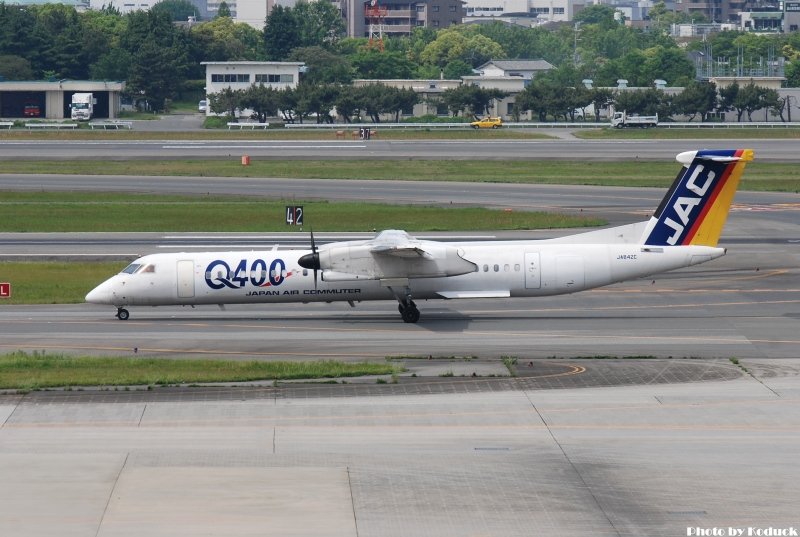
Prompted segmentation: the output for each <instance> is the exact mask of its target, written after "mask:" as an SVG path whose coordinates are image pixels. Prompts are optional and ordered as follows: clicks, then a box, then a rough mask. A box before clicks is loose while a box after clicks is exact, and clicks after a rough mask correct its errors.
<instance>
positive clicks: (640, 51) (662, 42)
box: [0, 0, 800, 109]
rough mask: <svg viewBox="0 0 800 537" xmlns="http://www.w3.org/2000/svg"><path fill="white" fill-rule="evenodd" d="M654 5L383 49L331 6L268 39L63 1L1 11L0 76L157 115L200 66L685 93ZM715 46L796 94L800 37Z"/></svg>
mask: <svg viewBox="0 0 800 537" xmlns="http://www.w3.org/2000/svg"><path fill="white" fill-rule="evenodd" d="M658 6H660V4H657V7H656V8H654V9H653V11H652V12H651V13H656V14H657V15H658V17H659V19H658V24H655V25H654V26H655V29H654V30H653V31H649V32H645V31H642V30H640V29H635V28H630V27H627V26H625V25H624V24H623V23H622V22H621V21H620V20H619V18H618V16H617V15H615V11H614V9H613V7H610V6H606V5H593V6H589V7H587V8H586V9H584V10H582V11H581V12H580V13H578V14H577V15H576V17H575V23H576V24H575V25H573V24H570V25H554V26H552V27H550V26H547V27H536V28H524V27H521V26H509V25H506V24H504V23H501V22H494V23H489V24H481V25H456V26H452V27H449V28H443V29H439V30H435V29H432V28H415V29H414V31H413V32H412V33H411V35H408V36H402V37H389V38H386V39H385V50H384V51H383V52H380V51H378V50H376V49H374V48H370V47H369V46H368V43H367V39H366V38H348V37H345V36H344V24H343V21H342V18H341V16H340V14H339V12H338V11H337V10H336V8H335V7H334V5H333V4H332V3H331V2H328V1H326V0H315V1H304V0H300V1H299V2H297V4H296V5H295V6H294V7H283V6H277V7H276V8H275V9H273V10H272V12H271V13H270V15H269V16H268V17H267V18H266V20H265V27H264V30H263V31H258V30H256V29H254V28H252V27H251V26H249V25H247V24H244V23H235V22H233V20H232V19H231V18H230V17H228V16H224V15H225V13H226V10H225V9H222V8H221V9H220V11H219V13H220V14H221V15H223V16H217V17H215V18H214V19H212V20H210V21H202V22H200V23H198V24H193V25H188V24H180V25H179V24H174V22H175V21H176V20H183V21H185V20H186V17H187V14H190V13H193V11H194V8H193V7H192V6H191V4H189V3H188V2H186V1H185V0H163V1H162V2H159V3H158V4H156V5H155V6H154V7H153V8H152V9H151V10H149V11H147V12H145V11H135V12H132V13H128V14H125V15H122V14H120V13H119V11H117V10H116V9H114V8H111V7H105V8H103V9H101V10H88V11H86V12H83V13H78V12H77V11H76V10H75V9H74V8H73V7H71V6H65V5H62V4H45V5H40V6H16V5H8V4H5V3H2V2H0V76H3V77H4V78H5V79H8V80H25V79H62V78H67V79H95V80H104V79H105V80H126V81H127V83H128V91H129V92H130V93H132V94H136V95H145V96H147V98H148V100H149V101H150V102H151V104H152V105H153V106H154V107H155V108H156V109H160V108H163V105H164V101H165V100H166V99H168V98H176V97H180V95H182V94H183V93H185V92H187V91H189V92H191V91H194V92H200V91H201V90H202V87H203V85H204V82H203V79H204V77H205V70H204V68H203V66H202V65H201V64H200V63H201V62H203V61H240V60H250V61H262V60H276V61H283V60H291V61H302V62H305V64H306V65H307V67H308V72H307V73H306V74H304V75H303V77H304V80H305V81H306V82H309V83H312V84H345V85H346V84H350V83H351V82H352V80H353V79H356V78H358V79H376V80H381V79H438V78H441V77H444V78H447V79H458V78H459V77H461V76H464V75H471V74H473V69H475V68H477V67H479V66H480V65H482V64H483V63H485V62H486V61H488V60H490V59H505V58H524V59H540V58H541V59H545V60H547V61H549V62H550V63H551V64H553V65H555V66H556V67H558V68H559V69H569V70H571V73H572V74H573V75H574V76H571V77H570V79H571V80H578V81H580V80H582V79H587V78H588V79H592V80H593V81H594V84H595V85H596V86H603V87H608V86H614V85H615V84H616V80H617V79H620V78H623V79H627V80H628V81H629V85H631V86H650V85H652V83H653V80H654V79H657V78H661V79H664V80H666V81H667V82H668V84H669V85H671V86H686V85H688V84H689V82H690V81H692V80H694V79H695V66H694V64H693V62H692V61H690V60H689V59H688V58H687V56H686V54H685V53H684V51H683V50H682V49H681V48H679V47H678V45H677V44H676V42H675V41H674V40H673V39H672V38H671V37H670V36H669V35H667V33H666V31H665V29H666V24H667V22H671V21H672V20H673V19H674V21H675V22H681V21H680V20H678V19H679V18H680V17H681V16H682V15H681V14H676V13H671V12H669V11H666V10H664V9H660V8H659V7H658ZM709 42H710V43H711V45H712V46H713V50H714V55H715V57H716V56H718V55H727V57H729V58H730V57H735V55H736V51H739V50H743V51H744V58H745V61H746V62H757V61H761V59H762V58H766V57H767V56H768V55H769V54H770V52H771V51H774V52H775V53H776V54H778V55H779V56H782V57H783V58H784V60H785V61H786V62H787V63H786V73H787V77H788V78H789V81H790V85H800V35H798V33H797V32H794V33H791V34H786V35H772V36H765V35H754V34H744V33H740V32H722V33H720V34H716V35H715V36H711V37H710V38H709ZM698 47H701V45H700V44H693V45H690V49H692V48H694V49H697V48H698ZM570 84H572V85H574V83H573V82H570ZM575 87H577V86H575Z"/></svg>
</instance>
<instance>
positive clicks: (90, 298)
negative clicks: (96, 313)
mask: <svg viewBox="0 0 800 537" xmlns="http://www.w3.org/2000/svg"><path fill="white" fill-rule="evenodd" d="M112 296H113V293H112V291H111V282H110V281H105V282H103V283H101V284H100V285H98V286H97V287H95V288H94V289H92V290H91V291H89V294H88V295H86V299H85V300H86V302H89V303H90V304H111V298H112Z"/></svg>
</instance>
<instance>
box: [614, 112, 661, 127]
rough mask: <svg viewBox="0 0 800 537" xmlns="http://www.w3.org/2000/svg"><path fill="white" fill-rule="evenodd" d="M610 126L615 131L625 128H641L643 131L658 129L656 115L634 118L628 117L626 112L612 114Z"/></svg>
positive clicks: (632, 116) (633, 116)
mask: <svg viewBox="0 0 800 537" xmlns="http://www.w3.org/2000/svg"><path fill="white" fill-rule="evenodd" d="M611 126H612V127H614V128H615V129H622V128H625V127H641V128H643V129H646V128H648V127H658V114H656V115H654V116H636V115H628V113H627V112H614V115H613V116H611Z"/></svg>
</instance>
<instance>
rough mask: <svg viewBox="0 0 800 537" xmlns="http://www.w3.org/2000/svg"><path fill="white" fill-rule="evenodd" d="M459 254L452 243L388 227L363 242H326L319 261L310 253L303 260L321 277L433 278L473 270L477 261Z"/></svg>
mask: <svg viewBox="0 0 800 537" xmlns="http://www.w3.org/2000/svg"><path fill="white" fill-rule="evenodd" d="M462 254H463V252H461V251H460V249H458V248H456V247H454V246H452V245H448V244H443V243H438V242H435V241H426V240H419V239H416V238H414V237H412V236H410V235H409V234H408V233H406V232H405V231H401V230H396V229H391V230H386V231H382V232H381V233H379V234H378V235H376V236H375V237H374V238H372V239H369V240H367V241H363V242H358V243H332V244H329V245H326V246H324V247H323V248H320V251H319V265H317V266H316V267H315V266H314V265H313V264H312V263H313V262H314V259H313V256H311V257H310V258H309V259H308V263H306V264H307V265H309V267H310V268H319V269H321V270H322V279H323V280H324V281H350V280H363V279H369V280H386V279H398V278H401V279H402V278H405V279H408V278H434V277H448V276H458V275H461V274H467V273H469V272H475V271H477V270H478V267H477V265H475V263H472V262H471V261H468V260H466V259H464V258H463V257H462ZM303 263H305V261H304V262H303ZM303 263H301V266H304V265H303ZM309 267H306V268H309Z"/></svg>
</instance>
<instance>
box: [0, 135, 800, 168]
mask: <svg viewBox="0 0 800 537" xmlns="http://www.w3.org/2000/svg"><path fill="white" fill-rule="evenodd" d="M731 145H747V147H749V148H752V149H754V150H755V152H756V155H758V159H759V161H775V162H797V161H798V159H800V155H798V152H797V141H796V140H707V139H706V140H692V139H688V138H687V139H684V140H579V139H572V140H565V139H552V140H397V141H395V140H392V141H388V140H370V141H368V142H362V141H349V140H348V141H335V140H329V141H324V140H322V141H320V140H309V141H291V140H285V141H284V140H236V139H231V140H229V141H225V140H114V139H113V133H109V136H108V139H106V140H54V141H48V140H4V141H3V143H2V144H0V159H36V160H41V159H57V160H65V159H66V160H69V159H77V158H80V159H137V158H146V159H181V158H192V159H203V158H219V157H232V158H237V159H238V158H239V157H240V156H241V155H243V154H246V155H250V156H251V157H254V158H265V159H282V160H285V159H308V158H310V157H312V158H315V159H327V160H335V159H406V158H414V159H441V158H448V159H483V160H547V159H563V158H565V157H569V158H573V159H582V160H629V159H645V160H656V159H658V160H670V159H673V158H675V155H677V154H678V153H681V152H682V151H689V150H694V149H698V148H701V147H702V148H709V149H711V148H719V147H727V146H731Z"/></svg>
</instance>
